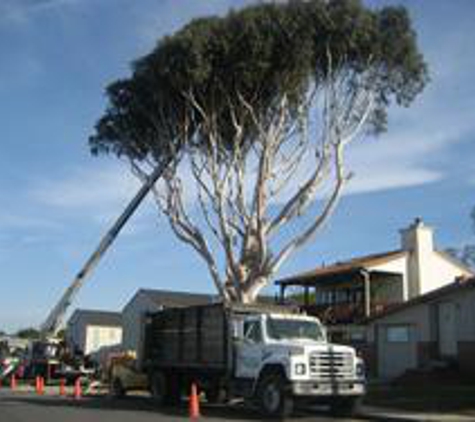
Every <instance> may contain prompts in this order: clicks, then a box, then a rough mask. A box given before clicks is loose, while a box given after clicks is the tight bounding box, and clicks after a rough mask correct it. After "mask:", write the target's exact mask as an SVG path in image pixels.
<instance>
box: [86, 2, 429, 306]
mask: <svg viewBox="0 0 475 422" xmlns="http://www.w3.org/2000/svg"><path fill="white" fill-rule="evenodd" d="M427 80H428V72H427V67H426V64H425V62H424V59H423V57H422V54H421V53H420V52H419V50H418V48H417V43H416V34H415V32H414V30H413V29H412V27H411V22H410V19H409V16H408V14H407V11H406V9H404V8H402V7H384V8H381V9H370V8H367V7H365V6H364V5H363V4H362V3H361V2H360V1H358V0H329V1H327V0H308V1H304V0H293V1H288V2H286V3H282V2H278V3H277V2H275V3H266V4H259V5H255V6H250V7H247V8H245V9H243V10H240V11H232V12H230V13H229V14H228V15H227V16H225V17H209V18H202V19H197V20H194V21H192V22H190V23H189V24H188V25H186V26H185V27H183V28H182V29H181V30H179V31H178V32H176V33H175V34H173V35H171V36H168V37H165V38H163V39H161V40H160V41H159V42H158V43H157V45H156V47H155V48H154V49H153V51H152V52H151V53H150V54H148V55H146V56H145V57H142V58H140V59H139V60H137V61H135V62H134V64H133V69H132V74H131V76H130V77H129V78H126V79H123V80H119V81H116V82H114V83H112V84H111V85H110V86H109V87H108V90H107V95H108V99H109V106H108V108H107V110H106V112H105V113H104V115H103V116H102V117H101V118H100V120H99V121H98V122H97V124H96V131H95V133H94V135H93V136H91V138H90V147H91V151H92V152H93V153H94V154H115V155H117V156H119V157H126V158H128V159H129V160H130V162H131V164H132V167H133V170H134V171H135V172H136V173H137V174H138V175H139V177H146V176H147V175H148V174H150V171H151V169H153V168H155V167H157V166H159V167H158V168H161V166H162V165H166V172H165V173H164V174H163V175H162V181H163V186H162V187H163V190H160V189H158V188H156V189H154V194H155V199H156V200H157V204H158V205H159V207H160V209H161V211H162V212H163V213H164V214H165V215H166V216H167V218H168V221H169V223H170V225H171V227H172V229H173V231H174V233H175V234H176V235H177V237H178V238H180V239H181V240H182V241H184V242H186V243H188V244H189V245H190V246H192V247H193V248H194V249H195V250H196V251H197V252H198V253H199V254H200V255H201V257H202V258H203V259H204V260H205V262H206V264H207V266H208V269H209V271H210V274H211V276H212V278H213V280H214V282H215V284H216V286H217V288H218V290H219V292H220V293H221V294H222V296H223V297H224V298H227V299H229V300H237V301H252V300H254V299H255V297H256V295H257V293H258V291H259V290H260V289H261V288H262V287H263V286H265V285H266V284H267V283H268V282H269V280H270V279H271V277H272V276H273V275H274V274H276V272H277V270H278V268H279V267H280V266H281V264H282V263H283V262H284V261H285V260H286V259H287V258H288V257H289V256H290V255H291V254H293V253H294V252H295V251H296V250H297V249H298V248H300V247H302V246H303V245H304V244H305V243H307V242H308V241H309V239H310V238H311V237H312V236H313V235H314V234H315V233H316V231H317V230H318V229H319V228H320V227H321V226H322V225H323V224H324V222H325V221H326V220H327V219H328V217H329V215H331V212H332V211H333V209H334V208H335V206H336V203H337V201H338V198H339V197H340V195H341V192H342V189H343V186H344V184H345V182H346V181H347V180H348V178H349V175H348V174H347V173H346V171H345V169H344V149H345V147H346V146H347V145H348V143H349V142H351V141H352V140H354V139H356V138H357V137H358V136H360V135H361V134H362V133H367V132H369V131H372V132H375V133H378V132H381V131H383V130H385V129H386V120H387V112H388V110H389V107H390V105H391V104H398V105H403V106H408V105H409V104H410V103H411V102H412V101H413V99H414V98H415V97H416V95H417V94H418V93H419V92H420V91H421V90H422V89H423V88H424V86H425V84H426V82H427ZM181 163H183V164H181ZM184 168H185V169H187V170H188V172H189V175H190V178H189V179H190V180H192V181H193V182H194V188H195V191H196V195H195V198H194V201H193V203H194V204H198V205H197V207H196V208H198V209H199V211H196V210H195V209H191V210H190V207H188V209H187V205H189V203H190V202H191V201H187V200H186V198H185V196H186V195H185V194H184V190H185V186H184V185H185V184H186V183H184V177H183V174H180V171H183V169H184ZM319 191H320V192H321V193H322V194H321V195H318V194H317V193H318V192H319ZM317 198H318V199H319V201H316V199H317ZM316 202H318V204H317V205H316ZM306 213H307V214H308V215H309V218H308V219H307V220H306V221H304V222H302V223H301V224H299V225H298V227H296V226H295V225H294V226H293V227H291V224H293V223H295V222H296V221H298V219H299V218H300V217H301V216H304V215H305V214H306ZM300 222H301V220H300ZM284 228H290V229H289V230H283V229H284Z"/></svg>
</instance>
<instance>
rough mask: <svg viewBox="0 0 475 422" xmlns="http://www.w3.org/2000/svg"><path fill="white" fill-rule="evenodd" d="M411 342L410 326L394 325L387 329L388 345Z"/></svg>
mask: <svg viewBox="0 0 475 422" xmlns="http://www.w3.org/2000/svg"><path fill="white" fill-rule="evenodd" d="M409 340H410V327H409V325H394V326H392V327H387V328H386V341H387V342H388V343H407V342H408V341H409Z"/></svg>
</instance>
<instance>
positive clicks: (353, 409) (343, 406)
mask: <svg viewBox="0 0 475 422" xmlns="http://www.w3.org/2000/svg"><path fill="white" fill-rule="evenodd" d="M360 405H361V398H360V397H338V398H335V399H333V400H332V402H331V403H330V411H331V413H332V415H335V416H353V415H355V414H356V413H358V410H359V407H360Z"/></svg>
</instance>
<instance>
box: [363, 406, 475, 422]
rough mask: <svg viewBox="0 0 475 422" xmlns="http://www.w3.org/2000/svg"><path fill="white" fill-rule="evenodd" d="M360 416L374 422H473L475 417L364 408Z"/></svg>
mask: <svg viewBox="0 0 475 422" xmlns="http://www.w3.org/2000/svg"><path fill="white" fill-rule="evenodd" d="M358 416H362V417H364V418H368V419H369V420H374V421H381V420H385V421H398V422H432V421H433V422H445V421H446V422H453V421H457V422H473V421H474V420H475V417H473V416H466V415H460V414H454V413H445V414H444V413H425V412H411V411H406V410H398V409H391V408H379V407H370V406H362V408H361V410H360V412H358Z"/></svg>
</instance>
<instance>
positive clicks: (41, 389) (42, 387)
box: [37, 377, 45, 396]
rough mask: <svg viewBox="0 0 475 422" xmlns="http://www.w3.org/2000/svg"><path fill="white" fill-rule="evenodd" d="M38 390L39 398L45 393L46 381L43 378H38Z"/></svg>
mask: <svg viewBox="0 0 475 422" xmlns="http://www.w3.org/2000/svg"><path fill="white" fill-rule="evenodd" d="M37 382H38V388H37V392H38V395H39V396H42V395H43V394H44V393H45V380H44V378H43V377H38V381H37Z"/></svg>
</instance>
